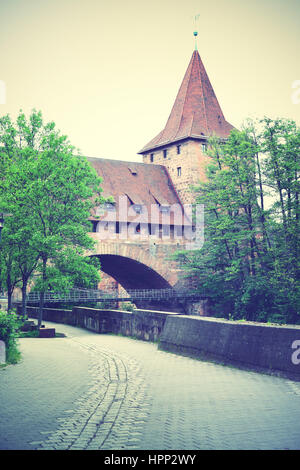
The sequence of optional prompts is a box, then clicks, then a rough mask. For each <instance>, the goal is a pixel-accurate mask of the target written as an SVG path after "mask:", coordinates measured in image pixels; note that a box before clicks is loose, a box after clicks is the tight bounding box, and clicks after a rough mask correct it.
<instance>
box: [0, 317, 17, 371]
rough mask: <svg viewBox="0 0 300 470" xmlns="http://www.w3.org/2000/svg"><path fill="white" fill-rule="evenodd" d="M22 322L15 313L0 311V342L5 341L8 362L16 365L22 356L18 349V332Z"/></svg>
mask: <svg viewBox="0 0 300 470" xmlns="http://www.w3.org/2000/svg"><path fill="white" fill-rule="evenodd" d="M20 326H21V321H20V320H19V318H18V316H17V315H16V314H15V313H6V312H2V311H0V340H1V341H4V343H5V348H6V362H7V363H10V364H16V363H17V362H18V361H19V359H20V357H21V354H20V352H19V350H18V347H17V336H18V335H17V330H18V329H19V328H20Z"/></svg>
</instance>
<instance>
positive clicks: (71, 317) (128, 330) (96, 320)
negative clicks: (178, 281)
mask: <svg viewBox="0 0 300 470" xmlns="http://www.w3.org/2000/svg"><path fill="white" fill-rule="evenodd" d="M27 314H28V316H29V317H32V318H37V316H38V307H27ZM170 315H172V316H173V315H175V316H176V313H173V312H172V313H169V312H158V311H151V310H134V312H125V311H121V310H100V309H94V308H88V307H74V308H73V310H58V309H51V308H45V309H44V311H43V320H44V321H52V322H55V323H65V324H67V325H72V326H78V327H81V328H86V329H88V330H91V331H95V332H96V333H102V334H103V333H114V334H121V335H124V336H132V337H135V338H138V339H142V340H145V341H157V340H158V339H159V337H160V335H161V333H162V330H163V327H164V324H165V321H166V318H167V317H168V316H170Z"/></svg>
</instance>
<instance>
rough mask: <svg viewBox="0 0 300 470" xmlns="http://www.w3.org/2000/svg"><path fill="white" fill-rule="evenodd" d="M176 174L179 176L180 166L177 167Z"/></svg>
mask: <svg viewBox="0 0 300 470" xmlns="http://www.w3.org/2000/svg"><path fill="white" fill-rule="evenodd" d="M177 176H181V166H178V167H177Z"/></svg>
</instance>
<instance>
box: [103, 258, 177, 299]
mask: <svg viewBox="0 0 300 470" xmlns="http://www.w3.org/2000/svg"><path fill="white" fill-rule="evenodd" d="M95 256H97V257H98V258H100V262H101V271H103V272H104V273H106V274H108V275H109V276H111V277H112V278H114V279H115V280H116V281H117V282H118V283H119V284H121V286H122V287H124V289H126V290H128V289H167V288H170V287H171V284H170V283H169V282H168V280H167V279H165V278H164V277H163V276H161V275H160V274H159V273H158V272H157V271H155V270H154V269H152V268H151V267H149V266H147V265H146V264H144V263H141V262H140V261H137V260H134V259H132V258H129V257H125V256H120V255H113V254H99V255H95Z"/></svg>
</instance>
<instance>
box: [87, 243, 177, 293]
mask: <svg viewBox="0 0 300 470" xmlns="http://www.w3.org/2000/svg"><path fill="white" fill-rule="evenodd" d="M170 254H171V252H170V250H169V249H167V247H164V249H163V250H162V247H161V246H157V245H155V244H152V245H151V244H149V243H145V244H143V243H111V242H103V241H101V242H98V243H97V244H96V246H95V249H94V251H93V252H92V253H91V252H90V253H89V255H90V256H97V257H98V258H100V262H101V271H103V272H104V273H106V274H108V275H109V276H111V277H112V278H114V279H115V280H116V281H117V282H118V283H119V284H120V285H121V286H123V287H124V288H125V289H126V290H127V289H166V288H169V287H174V286H175V285H176V284H177V282H178V280H179V277H178V273H179V269H178V266H177V265H176V263H175V262H172V261H170V259H169V255H170Z"/></svg>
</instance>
